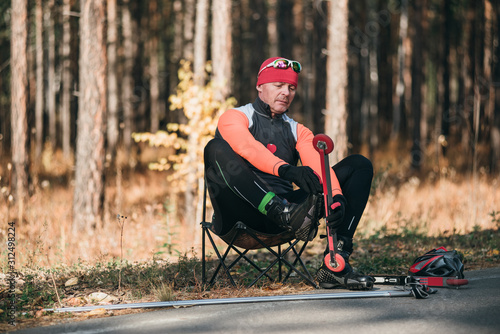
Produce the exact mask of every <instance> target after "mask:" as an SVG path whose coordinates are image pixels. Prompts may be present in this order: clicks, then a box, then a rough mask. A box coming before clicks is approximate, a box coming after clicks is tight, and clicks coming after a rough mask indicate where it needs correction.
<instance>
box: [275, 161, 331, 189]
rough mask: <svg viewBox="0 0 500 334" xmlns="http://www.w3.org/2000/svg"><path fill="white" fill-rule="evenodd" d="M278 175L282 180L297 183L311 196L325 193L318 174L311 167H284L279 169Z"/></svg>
mask: <svg viewBox="0 0 500 334" xmlns="http://www.w3.org/2000/svg"><path fill="white" fill-rule="evenodd" d="M278 174H279V176H280V177H281V178H283V179H285V180H287V181H290V182H293V183H295V184H296V185H297V186H299V188H300V189H303V190H305V191H306V192H307V193H309V194H319V193H321V192H322V191H323V188H322V187H321V183H320V181H319V176H318V174H316V173H315V172H314V171H313V170H312V168H310V167H307V166H300V167H296V166H292V165H282V166H280V168H278Z"/></svg>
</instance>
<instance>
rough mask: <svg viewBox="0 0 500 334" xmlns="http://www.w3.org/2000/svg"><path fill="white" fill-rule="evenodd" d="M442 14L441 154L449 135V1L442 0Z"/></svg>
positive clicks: (450, 14)
mask: <svg viewBox="0 0 500 334" xmlns="http://www.w3.org/2000/svg"><path fill="white" fill-rule="evenodd" d="M443 6H444V8H443V12H444V13H443V15H444V27H443V34H444V36H443V55H442V67H443V113H442V120H441V135H442V138H441V152H442V154H443V156H446V153H447V146H448V145H447V141H448V136H449V135H450V106H451V103H450V67H451V64H450V34H451V30H452V26H451V21H452V12H451V4H450V1H443Z"/></svg>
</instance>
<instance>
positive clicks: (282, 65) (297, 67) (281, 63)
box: [257, 58, 302, 76]
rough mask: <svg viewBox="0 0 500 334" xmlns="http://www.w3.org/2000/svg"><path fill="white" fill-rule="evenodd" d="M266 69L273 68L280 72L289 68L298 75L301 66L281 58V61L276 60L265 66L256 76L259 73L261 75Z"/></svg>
mask: <svg viewBox="0 0 500 334" xmlns="http://www.w3.org/2000/svg"><path fill="white" fill-rule="evenodd" d="M268 67H274V68H277V69H280V70H286V69H287V68H289V67H291V68H292V69H293V70H294V71H295V72H297V73H300V71H302V65H300V63H299V62H298V61H295V60H288V59H284V58H282V59H276V60H275V61H273V62H271V63H269V64H267V65H266V66H264V67H263V68H262V69H261V70H260V71H259V73H258V74H257V76H259V75H260V73H262V71H264V70H265V69H266V68H268Z"/></svg>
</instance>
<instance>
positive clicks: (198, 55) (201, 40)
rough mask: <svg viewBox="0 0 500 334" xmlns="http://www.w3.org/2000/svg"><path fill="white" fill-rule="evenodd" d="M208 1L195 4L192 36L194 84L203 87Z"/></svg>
mask: <svg viewBox="0 0 500 334" xmlns="http://www.w3.org/2000/svg"><path fill="white" fill-rule="evenodd" d="M208 8H209V7H208V0H198V2H197V4H196V25H195V34H194V62H193V74H194V84H195V85H198V86H204V85H205V79H206V78H205V77H206V75H205V73H206V71H205V65H206V59H207V43H208V42H207V39H208V36H207V32H208Z"/></svg>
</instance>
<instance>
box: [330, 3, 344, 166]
mask: <svg viewBox="0 0 500 334" xmlns="http://www.w3.org/2000/svg"><path fill="white" fill-rule="evenodd" d="M328 13H329V17H328V44H327V52H328V59H327V66H326V74H327V83H326V96H327V97H326V110H325V133H326V134H327V135H329V136H330V137H331V138H332V139H333V141H334V143H335V150H334V151H333V160H334V162H337V161H339V160H340V159H341V158H343V157H344V156H346V155H347V133H346V122H347V105H346V102H347V99H346V88H347V25H348V24H347V23H348V6H347V0H339V1H331V2H330V3H329V10H328Z"/></svg>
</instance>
